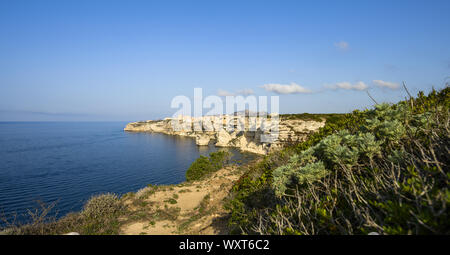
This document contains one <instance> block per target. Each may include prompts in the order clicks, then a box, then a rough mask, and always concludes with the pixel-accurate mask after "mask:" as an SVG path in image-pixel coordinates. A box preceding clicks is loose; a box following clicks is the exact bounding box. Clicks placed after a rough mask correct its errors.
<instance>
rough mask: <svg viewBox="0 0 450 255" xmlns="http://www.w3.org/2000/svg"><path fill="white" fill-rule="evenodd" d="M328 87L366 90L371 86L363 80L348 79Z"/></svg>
mask: <svg viewBox="0 0 450 255" xmlns="http://www.w3.org/2000/svg"><path fill="white" fill-rule="evenodd" d="M327 87H328V88H331V89H345V90H360V91H361V90H366V89H368V88H369V86H367V84H365V83H364V82H362V81H359V82H356V83H353V84H352V83H350V82H347V81H344V82H338V83H336V84H333V85H328V86H327Z"/></svg>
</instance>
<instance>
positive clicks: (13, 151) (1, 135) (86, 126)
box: [0, 122, 254, 226]
mask: <svg viewBox="0 0 450 255" xmlns="http://www.w3.org/2000/svg"><path fill="white" fill-rule="evenodd" d="M126 124H127V123H126V122H0V226H5V225H7V224H11V223H15V224H17V223H20V224H23V223H27V222H29V221H30V220H31V218H30V216H29V212H33V213H34V212H36V210H38V212H39V211H42V208H46V207H51V206H54V207H53V208H52V210H51V213H49V215H50V216H51V217H57V218H59V217H62V216H64V215H66V214H67V213H69V212H74V211H80V210H81V209H82V207H83V205H84V203H85V202H86V201H87V200H88V199H89V198H90V197H91V196H93V195H98V194H102V193H115V194H117V195H119V196H120V195H122V194H125V193H128V192H135V191H137V190H139V189H141V188H143V187H145V186H146V185H148V184H153V185H165V184H178V183H181V182H183V181H185V173H186V170H187V169H188V168H189V166H190V165H191V163H192V162H193V161H195V159H197V158H198V157H199V156H200V155H208V154H209V153H210V152H213V151H216V150H218V149H219V148H216V147H214V146H197V145H196V144H195V140H194V139H193V138H189V137H180V136H170V135H164V134H157V133H135V132H125V131H123V128H124V127H125V125H126ZM226 150H229V151H230V152H231V153H232V155H233V160H235V161H236V162H242V161H246V160H250V159H251V158H252V157H254V155H251V154H246V153H245V154H244V153H240V152H239V151H238V150H236V149H226Z"/></svg>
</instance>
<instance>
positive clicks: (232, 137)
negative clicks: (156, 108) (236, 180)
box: [124, 116, 325, 154]
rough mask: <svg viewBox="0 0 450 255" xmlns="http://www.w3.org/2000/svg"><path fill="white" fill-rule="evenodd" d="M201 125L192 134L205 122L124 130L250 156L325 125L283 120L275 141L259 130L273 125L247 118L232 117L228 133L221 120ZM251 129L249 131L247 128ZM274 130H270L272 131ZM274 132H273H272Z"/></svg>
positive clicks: (160, 123)
mask: <svg viewBox="0 0 450 255" xmlns="http://www.w3.org/2000/svg"><path fill="white" fill-rule="evenodd" d="M203 118H209V119H208V121H205V122H203V123H204V124H203V128H201V129H197V131H194V129H193V127H194V126H195V124H193V123H200V122H199V121H204V120H205V119H198V118H197V119H195V118H190V119H189V122H188V124H187V126H186V125H185V126H184V127H185V128H184V129H177V128H176V127H173V125H172V124H173V121H172V119H170V118H166V119H164V120H148V121H140V122H132V123H129V124H128V125H127V126H126V127H125V129H124V130H125V131H131V132H154V133H162V134H167V135H179V136H188V137H192V138H195V141H196V144H197V145H209V144H214V145H215V146H219V147H236V148H239V149H240V150H242V151H246V152H252V153H257V154H266V153H268V152H269V151H272V150H275V149H278V148H280V147H281V146H283V144H286V143H290V142H299V141H303V140H304V139H306V137H307V136H308V134H310V133H311V132H315V131H317V130H318V129H319V128H321V127H323V126H324V125H325V120H323V121H313V120H283V119H281V120H280V121H279V125H278V137H277V139H273V140H269V141H268V140H267V139H266V138H267V137H268V136H269V137H270V136H273V134H274V133H276V132H273V131H272V132H271V131H263V130H267V129H264V128H261V127H262V126H263V125H265V126H271V125H273V123H272V122H271V121H270V120H269V121H266V122H263V121H261V120H260V119H259V118H254V119H249V118H248V117H245V118H244V117H241V118H238V117H236V116H233V117H231V118H230V119H231V121H230V122H229V123H232V124H231V126H233V127H234V131H227V130H230V129H223V128H221V127H222V125H215V124H218V123H220V124H225V123H226V120H225V119H224V118H218V117H214V118H215V119H210V117H203ZM237 125H241V126H242V127H243V128H242V129H240V130H242V131H239V130H238V129H237ZM250 127H252V128H250ZM272 128H273V127H272ZM272 130H273V129H272Z"/></svg>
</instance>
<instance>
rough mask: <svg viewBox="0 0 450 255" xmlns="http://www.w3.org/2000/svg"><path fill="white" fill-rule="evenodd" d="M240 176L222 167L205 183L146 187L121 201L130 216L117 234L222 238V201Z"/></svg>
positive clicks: (224, 219)
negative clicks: (202, 235) (219, 235)
mask: <svg viewBox="0 0 450 255" xmlns="http://www.w3.org/2000/svg"><path fill="white" fill-rule="evenodd" d="M239 176H240V174H239V172H238V170H237V168H236V167H226V168H223V169H221V170H219V171H217V172H216V173H214V174H213V175H212V176H211V177H206V178H205V180H202V181H196V182H191V183H183V184H180V185H174V186H159V187H147V188H144V189H142V190H140V191H138V192H137V193H136V194H135V195H134V196H128V197H126V198H124V203H125V204H126V205H127V206H128V209H129V211H130V215H127V217H123V218H122V219H121V221H122V223H123V224H122V227H121V231H120V232H121V234H126V235H144V234H145V235H171V234H226V223H227V219H226V216H227V214H226V212H225V210H224V209H223V199H224V198H225V197H226V196H227V195H228V192H229V190H230V189H231V187H232V184H233V182H234V181H236V180H237V179H238V178H239Z"/></svg>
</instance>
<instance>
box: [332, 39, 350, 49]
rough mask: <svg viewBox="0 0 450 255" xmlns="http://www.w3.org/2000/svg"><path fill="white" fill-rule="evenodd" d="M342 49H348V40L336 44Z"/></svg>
mask: <svg viewBox="0 0 450 255" xmlns="http://www.w3.org/2000/svg"><path fill="white" fill-rule="evenodd" d="M334 46H336V48H338V49H340V50H348V42H345V41H340V42H337V43H335V44H334Z"/></svg>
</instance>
